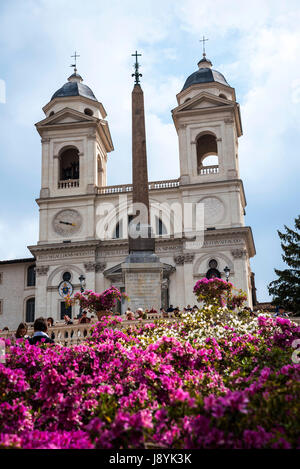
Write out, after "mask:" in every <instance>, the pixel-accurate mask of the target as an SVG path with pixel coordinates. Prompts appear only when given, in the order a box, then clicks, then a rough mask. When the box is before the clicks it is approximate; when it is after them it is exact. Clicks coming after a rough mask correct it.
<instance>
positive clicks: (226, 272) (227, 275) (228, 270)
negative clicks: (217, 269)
mask: <svg viewBox="0 0 300 469" xmlns="http://www.w3.org/2000/svg"><path fill="white" fill-rule="evenodd" d="M224 272H225V275H226V282H228V279H229V274H230V269H229V267H228V266H227V265H226V267H225V269H224Z"/></svg>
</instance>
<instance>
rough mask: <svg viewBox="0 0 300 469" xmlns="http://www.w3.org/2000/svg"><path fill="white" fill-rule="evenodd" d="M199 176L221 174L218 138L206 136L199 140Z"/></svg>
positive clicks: (210, 135) (211, 135)
mask: <svg viewBox="0 0 300 469" xmlns="http://www.w3.org/2000/svg"><path fill="white" fill-rule="evenodd" d="M197 166H198V174H214V173H218V172H219V158H218V145H217V139H216V136H215V135H213V134H204V135H201V136H200V137H199V138H198V139H197Z"/></svg>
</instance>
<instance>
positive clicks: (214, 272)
mask: <svg viewBox="0 0 300 469" xmlns="http://www.w3.org/2000/svg"><path fill="white" fill-rule="evenodd" d="M208 266H209V269H208V271H207V272H206V278H208V279H211V278H221V273H220V271H219V270H218V262H217V261H216V259H211V260H210V261H209V263H208Z"/></svg>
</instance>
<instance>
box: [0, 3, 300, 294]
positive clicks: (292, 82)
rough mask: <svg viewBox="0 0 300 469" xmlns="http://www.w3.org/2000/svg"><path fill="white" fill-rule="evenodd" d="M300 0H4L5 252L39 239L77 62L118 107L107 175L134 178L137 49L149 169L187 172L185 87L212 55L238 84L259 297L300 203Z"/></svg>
mask: <svg viewBox="0 0 300 469" xmlns="http://www.w3.org/2000/svg"><path fill="white" fill-rule="evenodd" d="M299 24H300V3H299V1H298V0H286V1H284V2H283V1H282V0H280V1H279V0H252V1H251V3H250V2H241V1H240V0H214V1H212V0H201V2H200V1H199V0H159V1H157V0H143V1H138V0H109V1H106V0H105V1H104V0H85V1H84V2H83V1H82V0H72V1H70V0H0V197H1V205H0V259H12V258H22V257H28V256H31V254H30V253H29V251H28V250H27V248H26V246H28V245H32V244H36V242H37V239H38V206H37V205H36V202H35V198H37V197H38V195H39V190H40V174H41V142H40V137H39V135H38V133H37V132H36V129H35V127H34V124H35V123H36V122H38V121H39V120H41V119H43V117H44V114H43V111H42V107H43V106H44V105H45V104H46V103H47V102H48V101H49V100H50V98H51V96H52V94H53V93H54V92H55V91H56V90H57V89H58V88H60V87H61V86H62V85H63V84H64V83H65V82H66V79H67V77H68V76H69V75H70V74H71V73H72V69H71V68H70V64H71V63H72V60H73V59H71V58H70V56H71V55H72V54H73V53H74V50H76V51H77V52H78V53H79V54H80V58H79V59H78V71H79V73H80V74H81V75H82V77H83V78H84V83H85V84H87V85H88V86H90V87H91V89H92V90H93V92H94V93H95V95H96V97H97V98H98V100H99V101H101V102H102V103H103V105H104V107H105V109H106V111H107V114H108V115H107V119H108V122H109V126H110V130H111V134H112V138H113V142H114V147H115V151H114V152H113V153H110V154H109V163H108V184H109V185H111V184H122V183H128V182H131V90H132V85H133V79H132V77H131V73H132V72H133V69H132V65H133V58H132V57H131V54H132V53H134V52H135V50H136V49H137V50H138V51H139V52H141V53H142V58H141V60H140V62H141V66H142V68H141V72H142V74H143V78H142V86H143V90H144V94H145V112H146V127H147V152H148V166H149V179H150V180H159V179H172V178H177V177H178V176H179V155H178V139H177V134H176V131H175V128H174V125H173V122H172V118H171V110H172V109H173V108H175V107H176V105H177V102H176V94H177V93H178V92H179V91H180V90H181V89H182V86H183V84H184V82H185V80H186V78H187V77H188V76H189V75H190V74H191V73H192V72H194V71H196V70H197V62H198V61H199V59H200V58H201V56H202V46H201V43H200V42H199V39H201V38H202V36H203V35H205V36H206V37H207V38H208V39H209V40H208V41H207V42H206V50H207V56H208V58H209V59H210V60H211V61H212V62H213V68H214V69H216V70H219V71H220V72H221V73H223V74H224V75H225V77H226V79H227V81H228V82H229V84H230V85H231V86H232V87H234V88H235V90H236V95H237V100H238V102H239V103H240V105H241V115H242V123H243V131H244V135H243V136H242V137H241V138H240V139H239V160H240V171H241V177H242V179H243V182H244V187H245V192H246V199H247V207H246V219H245V222H246V225H249V226H251V227H252V230H253V235H254V240H255V245H256V251H257V254H256V256H255V257H254V258H253V259H252V260H251V266H252V270H253V271H254V272H255V278H256V287H257V294H258V299H259V301H267V300H268V299H269V296H268V291H267V284H268V283H269V282H270V281H272V280H273V279H274V278H275V277H274V267H277V268H282V267H283V265H284V264H283V262H282V260H281V248H280V241H279V238H278V235H277V232H276V230H277V229H282V228H283V225H284V224H286V225H288V226H291V225H292V224H293V222H294V218H296V216H297V215H298V214H299V199H300V197H299V195H300V191H299V186H300V178H299V174H300V163H299V161H300V158H299V140H298V139H299V124H300V112H299V111H300V60H299V57H300V29H299Z"/></svg>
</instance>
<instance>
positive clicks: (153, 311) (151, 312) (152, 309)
mask: <svg viewBox="0 0 300 469" xmlns="http://www.w3.org/2000/svg"><path fill="white" fill-rule="evenodd" d="M150 314H157V311H156V309H155V308H154V306H152V308H151V309H150Z"/></svg>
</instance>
